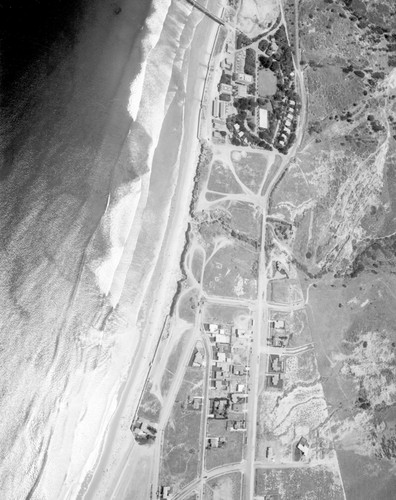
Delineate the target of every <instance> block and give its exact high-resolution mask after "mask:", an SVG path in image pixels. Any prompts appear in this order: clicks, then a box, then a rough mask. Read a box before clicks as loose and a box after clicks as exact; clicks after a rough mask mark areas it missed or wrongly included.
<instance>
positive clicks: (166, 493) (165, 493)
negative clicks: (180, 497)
mask: <svg viewBox="0 0 396 500" xmlns="http://www.w3.org/2000/svg"><path fill="white" fill-rule="evenodd" d="M160 498H161V499H162V498H163V499H164V500H165V499H168V498H170V486H162V487H161V497H160Z"/></svg>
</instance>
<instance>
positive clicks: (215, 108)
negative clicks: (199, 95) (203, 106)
mask: <svg viewBox="0 0 396 500" xmlns="http://www.w3.org/2000/svg"><path fill="white" fill-rule="evenodd" d="M212 115H213V116H214V117H215V118H218V117H219V100H218V99H217V98H216V99H213V105H212Z"/></svg>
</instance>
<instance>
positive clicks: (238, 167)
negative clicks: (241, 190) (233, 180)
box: [231, 151, 267, 192]
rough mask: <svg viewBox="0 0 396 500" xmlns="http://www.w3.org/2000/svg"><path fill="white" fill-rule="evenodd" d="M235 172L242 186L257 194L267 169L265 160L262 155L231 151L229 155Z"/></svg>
mask: <svg viewBox="0 0 396 500" xmlns="http://www.w3.org/2000/svg"><path fill="white" fill-rule="evenodd" d="M231 159H232V163H233V165H234V169H235V172H236V174H237V176H238V177H239V179H240V180H241V181H242V182H243V184H244V185H245V186H246V187H247V188H249V189H250V190H251V191H253V192H257V190H258V189H259V187H260V184H261V182H262V181H263V179H264V174H265V172H266V169H267V160H266V158H265V156H264V155H263V154H260V153H247V152H242V153H241V152H239V151H233V152H232V153H231Z"/></svg>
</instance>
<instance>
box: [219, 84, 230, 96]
mask: <svg viewBox="0 0 396 500" xmlns="http://www.w3.org/2000/svg"><path fill="white" fill-rule="evenodd" d="M219 91H220V93H221V94H231V93H232V86H231V85H228V84H227V83H220V87H219Z"/></svg>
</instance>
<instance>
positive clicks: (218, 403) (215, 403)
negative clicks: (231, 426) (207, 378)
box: [209, 398, 229, 419]
mask: <svg viewBox="0 0 396 500" xmlns="http://www.w3.org/2000/svg"><path fill="white" fill-rule="evenodd" d="M228 407H229V401H228V399H227V398H209V418H217V419H226V418H227V412H228Z"/></svg>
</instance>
